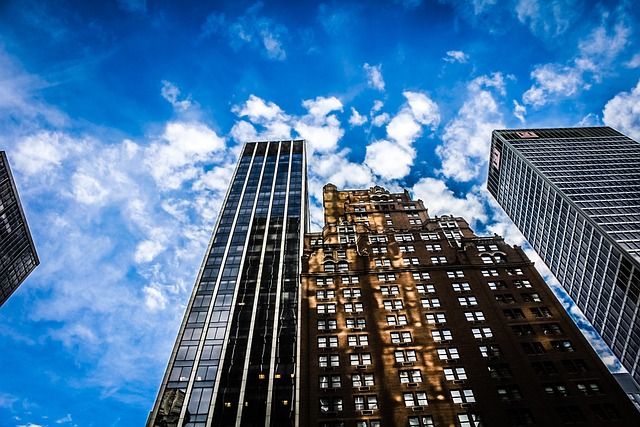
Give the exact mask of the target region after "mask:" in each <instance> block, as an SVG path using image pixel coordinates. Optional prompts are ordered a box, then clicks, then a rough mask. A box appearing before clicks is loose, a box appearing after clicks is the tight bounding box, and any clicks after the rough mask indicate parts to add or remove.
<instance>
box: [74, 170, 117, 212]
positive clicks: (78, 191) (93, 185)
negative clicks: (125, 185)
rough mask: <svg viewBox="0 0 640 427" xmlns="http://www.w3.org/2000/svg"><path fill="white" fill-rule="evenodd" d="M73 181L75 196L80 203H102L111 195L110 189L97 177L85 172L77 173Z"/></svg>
mask: <svg viewBox="0 0 640 427" xmlns="http://www.w3.org/2000/svg"><path fill="white" fill-rule="evenodd" d="M71 181H72V185H73V190H72V191H73V196H74V198H75V199H76V200H78V201H79V202H80V203H84V204H87V205H93V204H101V203H102V202H103V201H104V200H105V199H106V197H107V196H108V195H109V191H108V190H107V189H106V188H104V187H103V186H102V185H101V183H100V182H99V181H98V180H97V179H96V178H94V177H92V176H89V175H86V174H84V173H75V174H74V175H73V177H72V178H71Z"/></svg>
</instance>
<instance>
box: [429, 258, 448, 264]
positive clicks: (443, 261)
mask: <svg viewBox="0 0 640 427" xmlns="http://www.w3.org/2000/svg"><path fill="white" fill-rule="evenodd" d="M446 263H447V257H444V256H432V257H431V264H434V265H438V264H446Z"/></svg>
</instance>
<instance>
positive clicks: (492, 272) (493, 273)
mask: <svg viewBox="0 0 640 427" xmlns="http://www.w3.org/2000/svg"><path fill="white" fill-rule="evenodd" d="M481 273H482V275H483V276H484V277H492V276H497V275H498V270H482V271H481Z"/></svg>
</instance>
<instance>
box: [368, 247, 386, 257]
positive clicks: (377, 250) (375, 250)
mask: <svg viewBox="0 0 640 427" xmlns="http://www.w3.org/2000/svg"><path fill="white" fill-rule="evenodd" d="M371 251H372V252H373V253H374V254H376V255H378V254H386V253H387V252H388V250H387V247H386V246H373V247H372V248H371Z"/></svg>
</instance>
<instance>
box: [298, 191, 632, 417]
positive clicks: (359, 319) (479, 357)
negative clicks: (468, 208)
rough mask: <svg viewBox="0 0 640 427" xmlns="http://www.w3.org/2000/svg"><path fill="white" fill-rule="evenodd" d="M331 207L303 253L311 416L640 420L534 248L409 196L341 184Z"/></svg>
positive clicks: (305, 405) (306, 410) (330, 197)
mask: <svg viewBox="0 0 640 427" xmlns="http://www.w3.org/2000/svg"><path fill="white" fill-rule="evenodd" d="M324 209H325V215H324V218H325V225H324V228H323V230H322V232H321V233H311V234H308V235H307V236H306V237H305V248H304V253H303V261H302V263H303V274H302V293H303V298H302V313H303V317H302V319H301V327H302V330H303V331H307V333H306V335H307V337H306V339H303V341H302V345H301V354H302V357H303V359H302V361H301V362H302V363H301V366H303V367H304V368H306V371H305V372H302V375H301V381H302V385H301V391H300V401H301V414H300V417H301V418H300V419H301V423H300V425H301V426H320V427H391V426H411V427H413V426H416V427H418V426H420V427H425V426H447V427H449V426H458V427H472V426H473V427H479V426H482V425H486V426H516V425H518V426H520V425H527V424H534V423H535V425H548V426H556V425H562V424H565V423H567V424H568V423H581V424H580V425H589V426H601V425H604V424H603V421H605V420H606V421H608V422H607V423H606V425H617V426H630V425H636V424H637V421H638V413H637V411H636V410H635V408H634V406H633V404H632V403H631V401H630V400H628V399H627V398H626V395H625V394H624V392H623V391H622V389H621V388H620V386H619V385H618V384H617V382H616V381H615V379H614V378H613V376H612V375H611V374H610V373H609V372H608V370H607V369H606V367H605V366H604V364H603V363H602V361H601V360H600V359H599V357H598V356H597V354H596V353H595V352H594V351H593V349H592V348H591V346H590V345H589V343H588V342H587V341H586V339H585V338H584V337H583V335H582V333H581V332H580V331H579V330H578V328H577V327H576V325H575V324H574V323H573V322H572V320H571V319H570V317H569V316H568V314H567V313H566V311H565V310H564V309H563V307H562V305H561V304H560V303H559V301H558V300H557V299H556V297H555V296H554V295H553V293H552V291H551V289H550V288H549V287H548V286H547V285H546V284H545V282H544V280H543V279H542V278H541V276H540V274H539V273H538V272H537V271H536V270H535V268H534V266H533V264H532V263H531V262H530V261H529V260H528V259H527V257H526V256H525V254H524V252H523V251H522V250H521V249H520V248H517V247H515V248H514V247H512V246H509V245H507V244H505V243H504V241H503V240H502V238H500V237H497V236H496V237H477V236H475V235H474V234H473V232H472V231H471V230H470V228H469V226H468V224H467V223H466V222H465V220H464V219H462V218H458V217H451V216H443V217H440V218H438V217H436V218H429V216H428V215H427V210H426V209H425V207H424V205H423V203H422V201H420V200H418V201H412V200H411V198H410V197H409V195H408V193H407V192H404V193H400V194H390V193H389V192H387V191H385V190H384V189H383V188H381V187H373V188H371V189H369V190H356V191H338V190H337V188H336V187H335V186H334V185H331V184H329V185H327V186H325V189H324ZM303 335H305V334H304V333H303Z"/></svg>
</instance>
